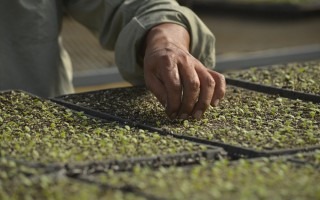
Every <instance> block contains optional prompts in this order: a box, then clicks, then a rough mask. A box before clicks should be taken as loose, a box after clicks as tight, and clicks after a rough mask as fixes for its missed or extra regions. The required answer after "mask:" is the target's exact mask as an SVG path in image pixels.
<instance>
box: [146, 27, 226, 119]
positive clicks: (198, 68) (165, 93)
mask: <svg viewBox="0 0 320 200" xmlns="http://www.w3.org/2000/svg"><path fill="white" fill-rule="evenodd" d="M145 43H146V47H145V54H144V77H145V83H146V86H147V87H148V89H149V90H150V91H151V92H152V93H153V94H154V95H155V96H156V97H157V99H158V100H159V101H160V103H161V104H162V105H163V106H164V107H165V109H166V113H167V115H168V117H169V118H170V119H175V118H181V119H187V118H188V117H193V118H196V119H199V118H201V116H202V115H203V113H204V112H205V111H206V110H207V109H208V108H209V106H210V105H211V106H217V105H218V104H219V101H221V99H222V98H223V97H224V95H225V91H226V83H225V78H224V76H223V75H222V74H220V73H218V72H215V71H212V70H210V69H208V68H206V67H205V66H203V64H202V63H201V62H200V61H199V60H197V59H196V58H194V57H193V56H192V55H191V54H190V53H189V44H190V36H189V33H188V31H187V30H186V29H185V28H184V27H182V26H179V25H176V24H170V23H165V24H160V25H158V26H156V27H154V28H152V29H151V30H150V31H149V33H148V35H147V37H146V41H145Z"/></svg>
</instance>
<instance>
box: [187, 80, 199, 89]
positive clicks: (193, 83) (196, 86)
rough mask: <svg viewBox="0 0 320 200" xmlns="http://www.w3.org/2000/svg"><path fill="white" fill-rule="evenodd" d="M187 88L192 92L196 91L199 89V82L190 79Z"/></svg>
mask: <svg viewBox="0 0 320 200" xmlns="http://www.w3.org/2000/svg"><path fill="white" fill-rule="evenodd" d="M189 87H190V89H191V90H192V91H196V90H198V89H199V88H200V81H199V80H198V79H191V80H190V81H189Z"/></svg>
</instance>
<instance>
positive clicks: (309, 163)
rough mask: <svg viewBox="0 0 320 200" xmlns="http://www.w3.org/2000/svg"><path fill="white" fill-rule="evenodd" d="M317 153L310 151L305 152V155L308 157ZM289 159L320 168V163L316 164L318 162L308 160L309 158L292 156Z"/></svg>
mask: <svg viewBox="0 0 320 200" xmlns="http://www.w3.org/2000/svg"><path fill="white" fill-rule="evenodd" d="M318 153H319V152H318ZM315 154H316V152H308V153H304V154H303V155H304V156H306V157H308V156H313V155H315ZM288 161H290V162H293V163H296V164H299V165H311V166H313V167H314V168H316V169H320V164H316V163H314V162H311V161H308V160H303V159H299V158H297V157H296V156H291V157H290V158H288Z"/></svg>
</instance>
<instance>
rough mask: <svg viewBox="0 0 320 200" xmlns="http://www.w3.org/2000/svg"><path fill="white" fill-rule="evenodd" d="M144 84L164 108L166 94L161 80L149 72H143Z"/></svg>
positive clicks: (165, 105)
mask: <svg viewBox="0 0 320 200" xmlns="http://www.w3.org/2000/svg"><path fill="white" fill-rule="evenodd" d="M144 77H145V82H146V86H147V88H148V89H149V90H150V91H151V92H152V93H153V94H154V96H156V98H157V99H158V101H159V102H160V103H161V105H162V106H163V107H164V108H166V107H167V95H166V94H167V93H166V88H165V87H164V85H163V83H162V82H161V80H159V79H158V77H156V76H155V74H153V73H151V72H145V75H144Z"/></svg>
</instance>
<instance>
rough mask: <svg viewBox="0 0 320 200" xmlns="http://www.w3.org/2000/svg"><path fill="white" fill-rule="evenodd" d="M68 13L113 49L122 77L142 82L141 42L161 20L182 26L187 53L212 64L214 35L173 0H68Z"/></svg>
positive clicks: (102, 42)
mask: <svg viewBox="0 0 320 200" xmlns="http://www.w3.org/2000/svg"><path fill="white" fill-rule="evenodd" d="M66 8H67V10H68V11H69V13H70V14H71V15H72V16H73V17H74V18H75V19H76V20H77V21H79V22H80V23H82V24H83V25H85V26H86V27H87V28H89V29H90V30H91V31H92V32H93V33H94V34H95V35H96V36H97V37H98V38H99V39H100V43H101V45H102V46H103V47H104V48H106V49H109V50H114V51H115V56H116V64H117V66H118V68H119V71H120V73H121V74H122V76H123V78H124V79H125V80H127V81H129V82H131V83H133V84H142V83H144V79H143V67H142V66H143V59H142V58H141V55H142V52H141V51H142V50H143V49H142V46H143V40H144V38H145V36H146V33H147V32H148V30H150V28H152V27H154V26H156V25H158V24H161V23H175V24H178V25H181V26H183V27H185V28H186V29H187V30H188V32H189V34H190V38H191V43H190V53H191V54H192V55H193V56H194V57H195V58H197V59H199V60H200V61H201V62H202V63H203V64H204V65H205V66H207V67H210V68H212V67H214V65H215V48H214V46H215V38H214V36H213V34H212V33H211V31H210V30H209V29H208V28H207V27H206V26H205V24H204V23H203V22H202V21H201V20H200V19H199V18H198V17H197V16H196V15H195V14H194V13H193V12H192V11H191V10H190V9H188V8H186V7H182V6H180V5H179V4H178V3H177V2H176V1H174V0H69V1H67V3H66Z"/></svg>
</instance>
